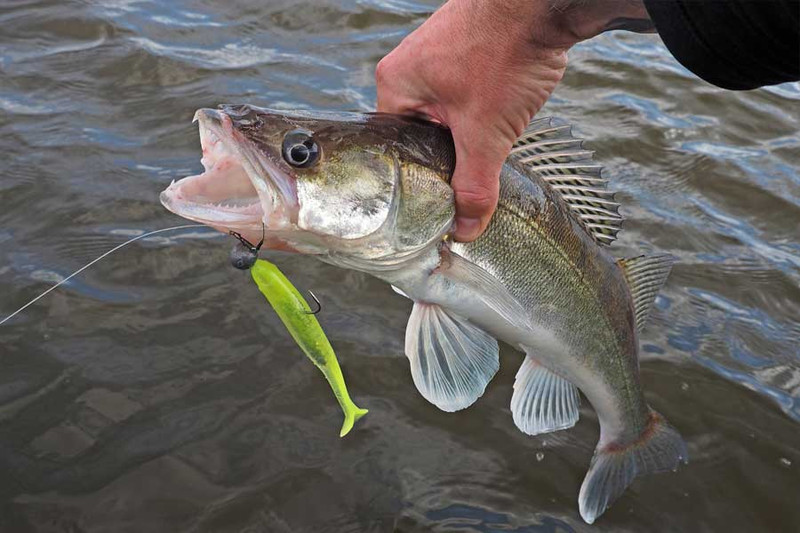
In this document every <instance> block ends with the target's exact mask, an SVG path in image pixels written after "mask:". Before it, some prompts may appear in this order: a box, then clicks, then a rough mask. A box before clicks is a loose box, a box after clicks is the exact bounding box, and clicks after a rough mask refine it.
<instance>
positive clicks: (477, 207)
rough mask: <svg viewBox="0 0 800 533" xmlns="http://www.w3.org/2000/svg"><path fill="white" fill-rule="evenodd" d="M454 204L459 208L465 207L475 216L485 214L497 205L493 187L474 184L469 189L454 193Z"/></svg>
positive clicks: (495, 192)
mask: <svg viewBox="0 0 800 533" xmlns="http://www.w3.org/2000/svg"><path fill="white" fill-rule="evenodd" d="M456 202H457V203H458V204H459V207H461V208H464V207H467V208H469V210H470V211H473V212H475V213H476V214H477V213H487V212H489V211H491V210H492V209H494V207H495V205H496V204H497V191H496V190H495V189H494V187H487V186H486V185H483V184H478V183H475V184H472V185H471V186H470V188H469V189H463V190H460V191H456Z"/></svg>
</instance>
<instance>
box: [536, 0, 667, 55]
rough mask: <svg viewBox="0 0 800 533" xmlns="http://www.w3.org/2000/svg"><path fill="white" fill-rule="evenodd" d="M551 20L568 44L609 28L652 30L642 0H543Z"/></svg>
mask: <svg viewBox="0 0 800 533" xmlns="http://www.w3.org/2000/svg"><path fill="white" fill-rule="evenodd" d="M545 2H546V3H547V4H548V7H549V8H550V20H551V22H550V24H551V25H552V26H553V27H556V28H558V29H559V32H558V34H559V37H560V38H561V39H563V40H564V41H565V43H568V46H572V45H574V44H577V43H578V42H580V41H585V40H586V39H591V38H592V37H595V36H597V35H599V34H600V33H603V32H606V31H611V30H627V31H633V32H636V33H652V32H655V26H654V25H653V23H652V21H651V20H650V16H649V15H648V13H647V9H646V8H645V5H644V0H545Z"/></svg>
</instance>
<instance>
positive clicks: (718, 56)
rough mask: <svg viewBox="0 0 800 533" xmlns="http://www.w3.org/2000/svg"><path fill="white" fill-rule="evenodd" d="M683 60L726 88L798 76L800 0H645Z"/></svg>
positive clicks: (669, 45) (665, 38)
mask: <svg viewBox="0 0 800 533" xmlns="http://www.w3.org/2000/svg"><path fill="white" fill-rule="evenodd" d="M644 3H645V6H646V8H647V11H648V13H649V14H650V18H651V19H652V20H653V23H654V24H655V26H656V30H658V33H659V35H660V36H661V39H662V40H663V41H664V44H665V45H666V46H667V48H668V49H669V51H670V52H672V55H674V56H675V58H676V59H677V60H678V61H680V63H681V64H682V65H683V66H685V67H686V68H688V69H689V70H691V71H692V72H694V73H695V74H697V75H698V76H700V77H701V78H703V79H704V80H706V81H708V82H710V83H713V84H714V85H717V86H719V87H724V88H726V89H739V90H741V89H755V88H756V87H761V86H763V85H773V84H776V83H783V82H786V81H796V80H800V0H644Z"/></svg>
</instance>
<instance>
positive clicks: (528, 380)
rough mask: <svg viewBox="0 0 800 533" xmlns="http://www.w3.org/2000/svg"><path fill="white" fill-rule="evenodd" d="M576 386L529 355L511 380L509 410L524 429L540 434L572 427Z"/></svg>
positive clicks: (574, 419)
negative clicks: (512, 381) (514, 378)
mask: <svg viewBox="0 0 800 533" xmlns="http://www.w3.org/2000/svg"><path fill="white" fill-rule="evenodd" d="M579 406H580V396H579V395H578V389H577V388H576V387H575V385H573V384H572V383H570V382H569V381H567V380H566V379H564V378H562V377H561V376H558V375H556V374H554V373H553V372H551V371H550V370H548V369H546V368H545V367H543V366H542V365H540V364H539V363H537V362H536V361H534V360H533V359H532V358H531V356H530V355H528V356H526V357H525V361H523V362H522V366H521V367H520V368H519V371H518V372H517V378H516V380H515V381H514V394H513V395H512V397H511V414H512V415H513V417H514V423H515V424H516V425H517V427H518V428H519V429H520V431H522V432H523V433H527V434H528V435H539V434H541V433H550V432H551V431H558V430H560V429H567V428H571V427H572V426H574V425H575V423H576V422H577V421H578V407H579Z"/></svg>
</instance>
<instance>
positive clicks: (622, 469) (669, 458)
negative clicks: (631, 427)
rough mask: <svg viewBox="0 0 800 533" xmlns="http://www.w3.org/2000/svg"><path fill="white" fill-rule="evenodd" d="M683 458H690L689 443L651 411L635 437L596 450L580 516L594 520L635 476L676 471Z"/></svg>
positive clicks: (584, 487)
mask: <svg viewBox="0 0 800 533" xmlns="http://www.w3.org/2000/svg"><path fill="white" fill-rule="evenodd" d="M681 461H683V462H684V463H687V462H689V454H688V451H687V450H686V443H685V442H684V441H683V439H682V438H681V436H680V434H679V433H678V432H677V431H676V430H675V428H673V427H672V426H670V425H669V424H668V423H667V421H666V420H664V418H663V417H662V416H661V415H659V414H658V413H656V412H655V411H651V412H650V423H649V424H648V426H647V428H646V429H645V430H644V431H643V432H642V434H641V436H640V437H639V438H638V439H637V440H636V441H634V442H632V443H629V444H625V445H622V444H617V443H613V442H612V443H611V444H609V445H606V446H603V448H599V447H598V448H597V449H596V450H595V452H594V457H593V458H592V463H591V465H590V466H589V472H588V473H587V474H586V478H585V479H584V480H583V485H582V486H581V492H580V496H579V497H578V505H579V506H580V511H581V517H583V519H584V520H585V521H586V523H588V524H591V523H593V522H594V521H595V519H597V517H598V516H600V515H601V514H603V513H604V512H605V510H606V509H607V508H608V507H609V506H610V505H611V504H612V503H613V502H614V500H616V499H617V498H618V497H619V496H620V495H621V494H622V493H623V492H624V491H625V489H626V488H627V487H628V485H630V484H631V482H633V479H634V478H635V477H636V476H640V475H643V474H651V473H655V472H665V471H668V470H672V471H675V470H677V469H678V464H679V463H680V462H681Z"/></svg>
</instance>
